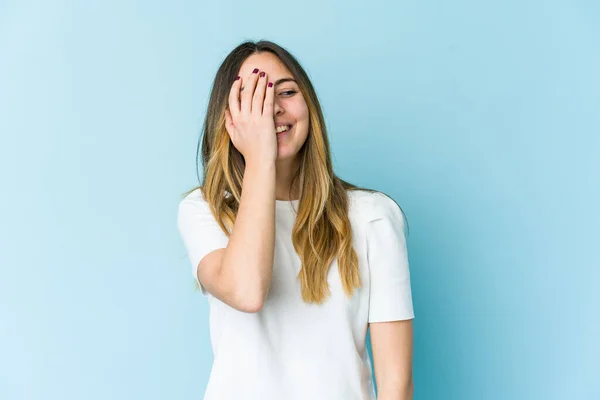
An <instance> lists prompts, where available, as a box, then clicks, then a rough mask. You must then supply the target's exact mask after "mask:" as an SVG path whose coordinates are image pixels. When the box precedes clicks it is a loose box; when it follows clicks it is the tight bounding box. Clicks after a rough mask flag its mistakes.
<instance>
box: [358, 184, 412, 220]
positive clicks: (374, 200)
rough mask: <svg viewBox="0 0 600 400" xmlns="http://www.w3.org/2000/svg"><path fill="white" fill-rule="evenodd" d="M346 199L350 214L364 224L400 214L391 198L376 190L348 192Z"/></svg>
mask: <svg viewBox="0 0 600 400" xmlns="http://www.w3.org/2000/svg"><path fill="white" fill-rule="evenodd" d="M348 199H349V203H350V212H351V213H352V214H354V215H355V216H356V217H357V218H359V219H361V220H363V221H365V222H371V221H375V220H377V219H381V218H384V217H386V216H390V215H392V214H394V213H396V212H398V213H400V208H399V207H398V204H396V202H395V201H394V200H393V199H392V198H391V197H389V196H388V195H386V194H385V193H383V192H379V191H376V190H364V189H358V190H348Z"/></svg>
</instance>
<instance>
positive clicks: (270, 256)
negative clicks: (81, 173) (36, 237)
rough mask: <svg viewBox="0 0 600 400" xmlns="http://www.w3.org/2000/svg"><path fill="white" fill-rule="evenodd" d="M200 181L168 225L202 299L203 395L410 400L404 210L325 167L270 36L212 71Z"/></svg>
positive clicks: (311, 93)
mask: <svg viewBox="0 0 600 400" xmlns="http://www.w3.org/2000/svg"><path fill="white" fill-rule="evenodd" d="M202 165H203V170H204V177H203V181H202V183H201V186H199V187H197V188H195V189H193V190H191V191H190V192H188V193H186V194H185V196H184V199H183V200H182V201H181V203H180V204H179V214H178V228H179V232H180V234H181V237H182V239H183V242H184V243H185V246H186V248H187V252H188V255H189V259H190V261H191V264H192V270H193V275H194V277H195V278H196V282H197V284H198V285H199V288H200V290H201V292H202V294H203V295H204V296H206V297H207V298H208V301H209V304H210V335H211V343H212V348H213V353H214V362H213V366H212V371H211V374H210V378H209V381H208V386H207V389H206V392H205V395H204V400H259V399H260V400H296V399H297V400H321V399H322V400H372V399H375V398H376V396H375V388H374V383H373V382H372V379H371V362H370V359H369V356H368V353H367V351H366V347H365V340H366V334H367V328H368V327H370V336H371V347H372V351H373V364H374V370H375V378H376V382H377V389H378V390H377V391H378V398H379V399H380V400H405V399H411V398H412V392H413V389H412V387H413V385H412V346H413V327H412V319H413V318H414V313H413V305H412V296H411V287H410V275H409V265H408V258H407V250H406V242H405V237H404V219H403V212H402V210H401V208H400V207H399V206H398V204H397V203H396V202H395V201H394V200H392V199H391V198H390V197H388V196H387V195H385V194H383V193H382V192H378V191H374V190H370V189H364V188H359V187H357V186H354V185H352V184H350V183H348V182H346V181H344V180H342V179H341V178H339V177H338V176H336V175H335V173H334V172H333V169H332V162H331V153H330V149H329V141H328V138H327V133H326V128H325V121H324V119H323V113H322V111H321V107H320V105H319V101H318V99H317V95H316V93H315V90H314V88H313V86H312V84H311V82H310V80H309V78H308V76H307V74H306V72H305V71H304V69H303V68H302V67H301V66H300V64H299V63H298V61H297V60H296V59H295V58H294V57H293V56H292V55H291V54H290V53H289V52H288V51H286V50H285V49H283V48H282V47H280V46H278V45H276V44H275V43H272V42H269V41H260V42H257V43H254V42H246V43H242V44H241V45H239V46H238V47H236V48H235V49H234V50H233V51H232V52H231V53H230V54H229V55H228V56H227V57H226V59H225V60H224V62H223V64H222V65H221V67H220V68H219V70H218V72H217V75H216V78H215V82H214V86H213V89H212V93H211V96H210V101H209V104H208V110H207V114H206V120H205V123H204V128H203V138H202Z"/></svg>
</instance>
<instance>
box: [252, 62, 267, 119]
mask: <svg viewBox="0 0 600 400" xmlns="http://www.w3.org/2000/svg"><path fill="white" fill-rule="evenodd" d="M266 87H267V73H266V72H265V71H261V72H260V74H258V83H257V84H256V90H255V91H254V98H253V99H252V111H253V112H254V113H256V114H257V115H262V111H263V103H264V101H265V88H266Z"/></svg>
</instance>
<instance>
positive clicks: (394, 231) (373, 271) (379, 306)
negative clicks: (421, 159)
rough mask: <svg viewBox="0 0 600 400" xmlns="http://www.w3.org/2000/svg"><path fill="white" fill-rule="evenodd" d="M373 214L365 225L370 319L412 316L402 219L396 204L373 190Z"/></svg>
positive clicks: (394, 318)
mask: <svg viewBox="0 0 600 400" xmlns="http://www.w3.org/2000/svg"><path fill="white" fill-rule="evenodd" d="M372 200H373V204H372V205H373V207H374V208H373V212H374V215H373V217H372V219H371V220H370V221H369V222H368V225H367V259H368V264H369V274H370V297H369V320H368V321H369V322H386V321H399V320H407V319H412V318H414V312H413V304H412V292H411V285H410V271H409V264H408V253H407V249H406V239H405V236H404V219H403V215H402V212H401V210H400V208H399V207H398V205H397V204H396V203H395V202H394V201H393V200H392V199H391V198H389V197H387V196H386V195H384V194H382V193H380V192H376V193H373V198H372Z"/></svg>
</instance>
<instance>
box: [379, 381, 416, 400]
mask: <svg viewBox="0 0 600 400" xmlns="http://www.w3.org/2000/svg"><path fill="white" fill-rule="evenodd" d="M413 394H414V385H413V382H412V381H411V382H409V383H406V384H397V385H395V386H393V387H392V386H389V387H381V388H379V387H378V393H377V399H378V400H412V399H413Z"/></svg>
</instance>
